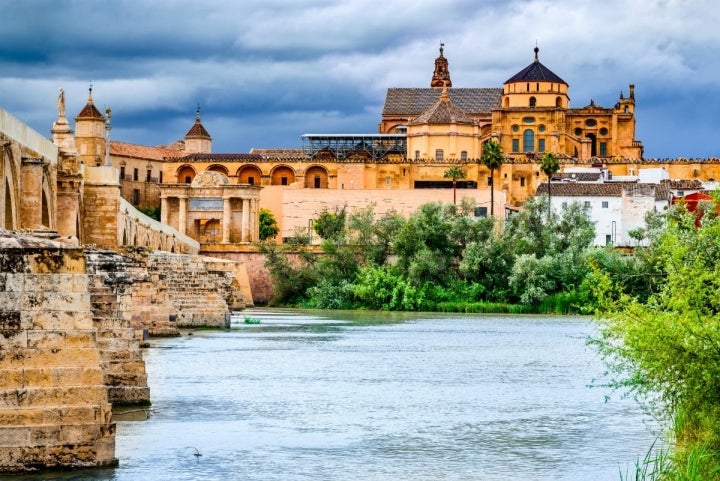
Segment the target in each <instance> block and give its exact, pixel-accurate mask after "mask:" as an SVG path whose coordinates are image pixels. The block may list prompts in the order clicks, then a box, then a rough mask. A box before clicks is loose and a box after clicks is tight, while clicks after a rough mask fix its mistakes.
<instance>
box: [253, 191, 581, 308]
mask: <svg viewBox="0 0 720 481" xmlns="http://www.w3.org/2000/svg"><path fill="white" fill-rule="evenodd" d="M545 206H547V198H546V197H545V198H539V199H537V200H533V201H528V203H527V205H526V206H525V208H524V209H523V211H522V212H521V213H520V214H518V215H517V216H515V217H513V218H512V219H511V220H510V221H509V222H508V224H507V228H506V229H505V230H504V231H502V230H500V229H499V226H498V225H496V223H495V221H494V219H492V218H480V219H476V218H474V217H472V216H471V215H470V214H472V213H473V211H474V209H473V204H472V202H470V201H463V202H461V204H460V205H459V206H455V205H448V204H441V203H429V204H425V205H422V206H421V207H420V208H419V209H418V210H417V211H416V212H415V213H413V214H412V215H410V217H409V218H407V219H405V218H403V217H401V216H400V215H399V214H397V213H394V212H391V213H388V214H386V215H383V216H380V217H377V216H376V215H375V214H374V212H373V206H369V207H367V208H365V209H359V210H357V211H353V212H351V213H349V212H347V210H346V209H344V208H343V209H337V210H336V211H334V212H329V211H324V212H322V213H321V214H320V215H319V217H318V219H317V220H316V222H315V230H316V232H317V233H318V234H319V235H320V236H321V237H322V242H321V243H320V246H319V247H320V249H321V251H322V252H318V251H317V249H313V248H310V247H309V246H307V245H306V238H305V237H303V236H302V235H300V234H301V233H299V234H298V236H297V238H295V237H293V238H290V239H287V242H286V244H285V245H284V246H282V247H278V246H274V245H273V244H267V245H266V247H265V249H266V251H267V252H268V256H267V263H266V265H267V266H268V269H269V271H270V275H271V277H272V278H273V283H274V284H275V287H276V293H277V296H276V297H275V298H274V299H273V302H274V303H284V304H291V305H297V304H301V305H304V306H307V307H318V308H334V309H338V308H342V309H348V308H358V307H362V308H369V309H383V310H435V309H438V308H442V309H451V307H449V306H456V307H453V308H452V309H460V307H457V306H463V307H462V309H463V310H467V309H471V310H474V309H475V310H485V309H488V306H490V305H495V306H496V308H497V309H500V310H501V311H502V312H506V311H512V310H513V309H515V310H517V311H522V312H538V309H543V310H544V311H550V310H552V311H553V312H586V311H587V309H586V308H584V307H583V306H581V305H580V304H581V303H582V302H584V301H588V302H591V301H592V297H591V296H590V294H589V293H590V290H589V289H583V279H584V277H585V275H586V274H587V272H588V270H587V266H586V262H585V249H586V247H587V245H588V244H589V242H591V240H592V239H593V238H594V228H593V226H592V223H590V221H589V220H588V219H587V216H586V215H585V212H584V210H582V209H580V208H577V207H576V206H571V207H570V208H568V209H566V210H564V211H563V212H562V213H560V214H559V215H553V216H551V217H547V216H543V215H541V212H542V211H543V209H544V207H545ZM271 246H274V247H271ZM390 259H392V262H389V260H390ZM561 294H567V295H566V296H562V295H561ZM518 301H520V302H521V304H517V306H516V307H504V306H506V305H507V304H512V303H517V302H518Z"/></svg>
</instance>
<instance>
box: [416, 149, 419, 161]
mask: <svg viewBox="0 0 720 481" xmlns="http://www.w3.org/2000/svg"><path fill="white" fill-rule="evenodd" d="M415 160H420V151H419V150H416V151H415Z"/></svg>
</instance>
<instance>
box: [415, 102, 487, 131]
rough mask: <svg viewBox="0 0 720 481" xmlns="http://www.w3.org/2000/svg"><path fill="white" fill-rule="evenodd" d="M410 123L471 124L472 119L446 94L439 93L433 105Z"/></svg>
mask: <svg viewBox="0 0 720 481" xmlns="http://www.w3.org/2000/svg"><path fill="white" fill-rule="evenodd" d="M410 123H411V124H414V125H418V124H450V123H458V124H472V123H473V120H472V119H471V118H470V117H468V116H467V114H466V113H465V112H463V111H462V109H460V108H458V107H456V106H455V105H454V104H453V103H452V101H450V99H449V98H448V96H447V95H441V96H440V100H438V101H437V102H436V103H435V105H433V106H432V107H430V108H429V109H427V110H426V111H425V112H423V113H422V114H420V115H419V116H418V117H416V118H415V119H413V120H411V121H410Z"/></svg>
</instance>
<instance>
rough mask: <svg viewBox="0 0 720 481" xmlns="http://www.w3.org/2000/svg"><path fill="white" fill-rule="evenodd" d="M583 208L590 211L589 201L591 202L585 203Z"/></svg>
mask: <svg viewBox="0 0 720 481" xmlns="http://www.w3.org/2000/svg"><path fill="white" fill-rule="evenodd" d="M583 207H585V208H586V209H589V208H590V201H589V200H586V201H585V202H584V203H583Z"/></svg>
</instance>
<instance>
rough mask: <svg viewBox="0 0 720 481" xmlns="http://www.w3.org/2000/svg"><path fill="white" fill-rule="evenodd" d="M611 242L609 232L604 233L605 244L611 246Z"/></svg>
mask: <svg viewBox="0 0 720 481" xmlns="http://www.w3.org/2000/svg"><path fill="white" fill-rule="evenodd" d="M612 243H613V241H612V235H611V234H605V245H606V246H611V245H612Z"/></svg>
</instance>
